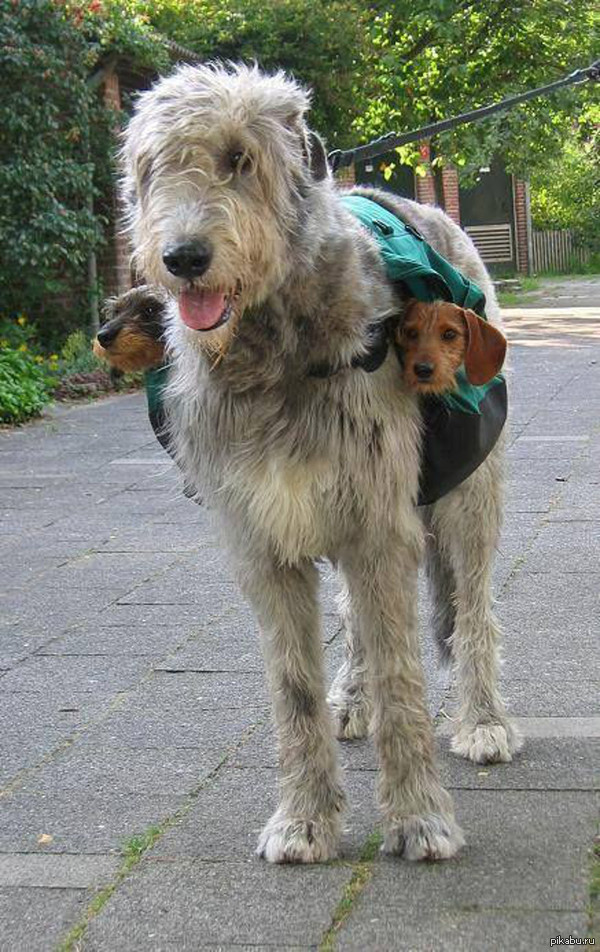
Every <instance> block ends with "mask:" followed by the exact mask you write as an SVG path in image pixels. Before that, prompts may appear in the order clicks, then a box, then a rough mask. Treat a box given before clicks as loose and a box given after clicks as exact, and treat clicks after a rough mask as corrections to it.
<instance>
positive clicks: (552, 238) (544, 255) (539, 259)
mask: <svg viewBox="0 0 600 952" xmlns="http://www.w3.org/2000/svg"><path fill="white" fill-rule="evenodd" d="M588 257H589V252H587V251H586V250H585V249H584V248H581V247H579V246H578V245H577V244H576V242H575V239H574V237H573V233H572V232H571V231H568V230H567V229H564V230H561V231H535V230H534V231H533V271H534V272H535V273H537V272H539V271H566V272H568V271H573V269H574V268H575V267H576V266H577V265H583V264H585V263H586V261H587V260H588Z"/></svg>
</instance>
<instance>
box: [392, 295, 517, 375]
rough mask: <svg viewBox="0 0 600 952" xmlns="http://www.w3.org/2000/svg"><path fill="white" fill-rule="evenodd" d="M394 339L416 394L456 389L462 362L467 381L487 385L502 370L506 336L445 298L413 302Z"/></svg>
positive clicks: (472, 313) (474, 314)
mask: <svg viewBox="0 0 600 952" xmlns="http://www.w3.org/2000/svg"><path fill="white" fill-rule="evenodd" d="M396 343H397V344H398V346H399V347H400V349H401V352H402V357H403V362H404V379H405V380H406V382H407V384H408V386H409V387H410V389H411V390H414V391H415V392H417V393H424V394H425V393H428V394H437V393H444V392H445V391H447V390H455V389H456V378H455V374H456V371H457V370H458V368H459V367H460V366H461V364H464V365H465V371H466V374H467V378H468V380H469V382H470V383H472V384H475V385H476V386H479V385H481V384H484V383H487V382H488V381H489V380H491V379H492V377H495V376H496V374H497V373H498V372H499V371H500V369H501V367H502V364H503V363H504V357H505V354H506V338H505V337H504V336H503V334H501V332H500V331H499V330H498V328H497V327H494V326H493V325H492V324H488V322H487V321H484V320H483V318H482V317H479V315H478V314H476V313H475V311H471V310H468V309H466V308H462V307H459V306H458V305H457V304H450V303H449V302H448V301H433V302H431V303H429V302H426V301H416V300H412V301H409V303H408V308H407V311H406V316H405V319H404V322H403V324H402V325H401V326H400V327H399V328H398V330H397V332H396Z"/></svg>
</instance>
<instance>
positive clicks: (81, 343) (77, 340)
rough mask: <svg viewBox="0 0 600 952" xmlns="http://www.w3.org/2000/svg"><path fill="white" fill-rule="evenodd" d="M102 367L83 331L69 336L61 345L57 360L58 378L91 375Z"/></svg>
mask: <svg viewBox="0 0 600 952" xmlns="http://www.w3.org/2000/svg"><path fill="white" fill-rule="evenodd" d="M101 367H102V364H101V362H100V361H99V360H98V358H97V357H96V356H95V355H94V353H93V351H92V342H91V340H90V338H89V337H88V335H87V334H86V333H85V332H84V331H74V332H73V333H72V334H69V336H68V337H67V339H66V341H65V343H64V344H63V346H62V348H61V351H60V356H59V360H58V368H57V369H58V373H59V374H60V376H67V375H68V374H82V373H83V374H84V373H91V372H92V371H94V370H98V369H99V368H101Z"/></svg>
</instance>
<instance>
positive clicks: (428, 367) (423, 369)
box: [414, 363, 433, 380]
mask: <svg viewBox="0 0 600 952" xmlns="http://www.w3.org/2000/svg"><path fill="white" fill-rule="evenodd" d="M414 371H415V374H416V375H417V377H418V378H419V380H429V378H430V377H431V375H432V374H433V364H426V363H422V364H415V366H414Z"/></svg>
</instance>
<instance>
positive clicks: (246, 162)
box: [229, 149, 252, 175]
mask: <svg viewBox="0 0 600 952" xmlns="http://www.w3.org/2000/svg"><path fill="white" fill-rule="evenodd" d="M229 164H230V166H231V171H232V172H239V173H240V175H243V174H244V172H248V171H249V170H250V166H251V165H252V160H251V158H250V156H249V155H248V153H247V152H243V151H242V150H241V149H240V150H237V151H235V152H230V153H229Z"/></svg>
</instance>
